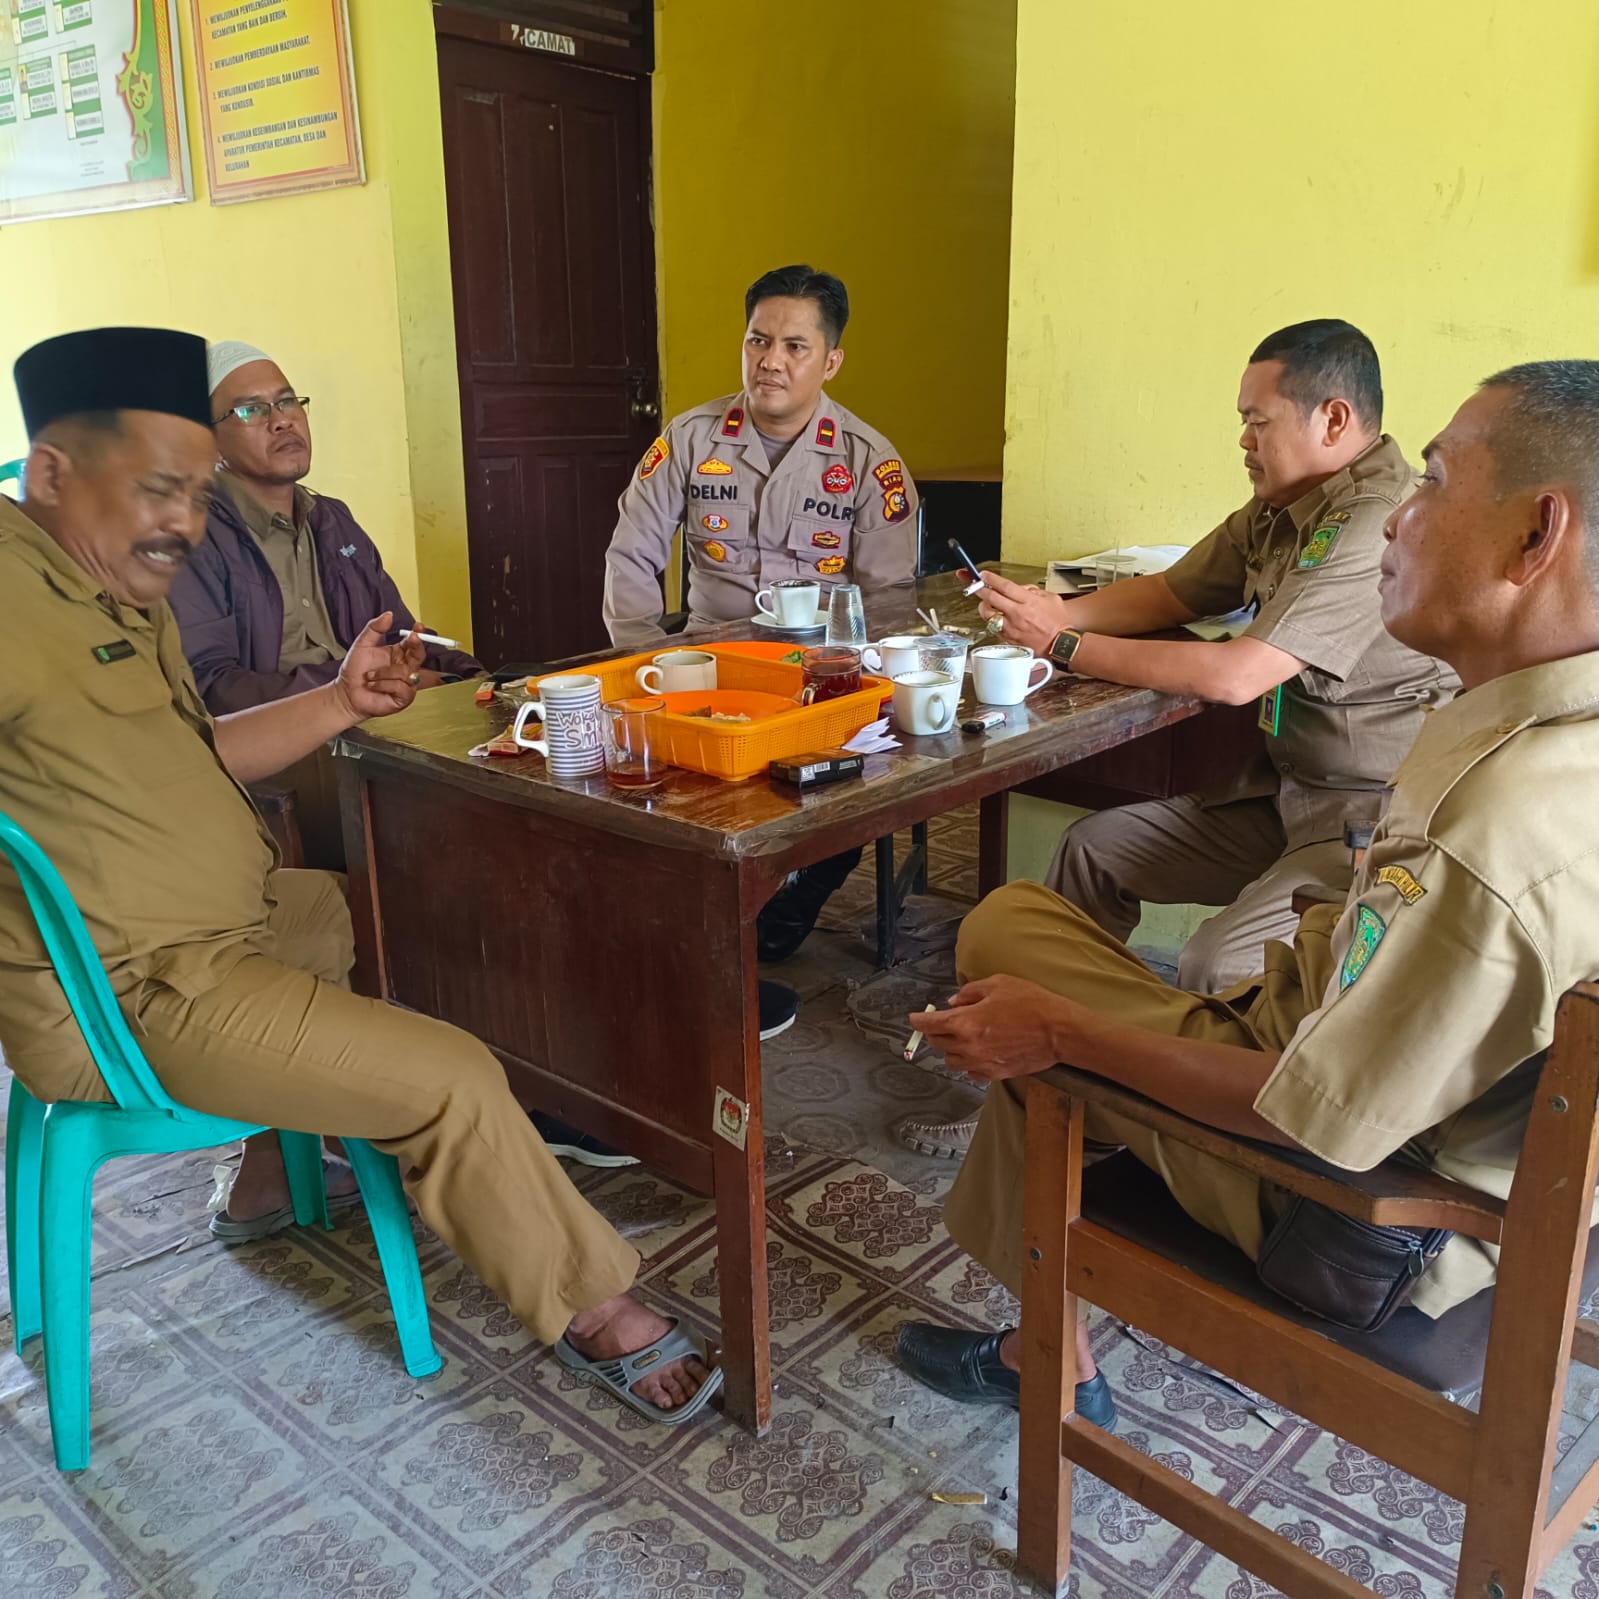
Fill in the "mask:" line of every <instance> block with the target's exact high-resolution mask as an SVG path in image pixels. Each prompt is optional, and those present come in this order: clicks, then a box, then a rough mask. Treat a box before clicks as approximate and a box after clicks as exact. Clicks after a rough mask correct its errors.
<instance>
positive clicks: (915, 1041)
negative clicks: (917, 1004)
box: [905, 1005, 938, 1060]
mask: <svg viewBox="0 0 1599 1599" xmlns="http://www.w3.org/2000/svg"><path fill="white" fill-rule="evenodd" d="M937 1009H938V1006H937V1005H928V1006H926V1007H925V1008H924V1009H923V1011H922V1015H924V1016H925V1015H926V1014H927V1012H928V1011H930V1010H937ZM921 1047H922V1035H921V1031H920V1029H918V1030H917V1031H916V1032H914V1033H912V1034H911V1036H910V1037H909V1038H907V1039H906V1040H905V1059H906V1060H914V1059H915V1058H916V1051H917V1050H919V1049H920V1048H921Z"/></svg>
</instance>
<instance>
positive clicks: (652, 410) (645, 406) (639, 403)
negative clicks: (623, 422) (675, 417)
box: [627, 393, 661, 422]
mask: <svg viewBox="0 0 1599 1599" xmlns="http://www.w3.org/2000/svg"><path fill="white" fill-rule="evenodd" d="M627 411H628V415H629V416H631V417H632V418H633V420H634V421H635V422H655V421H658V420H659V419H660V415H661V408H660V406H659V405H657V404H656V402H655V401H654V400H651V399H648V398H647V397H646V396H645V395H643V394H637V393H635V394H634V396H633V398H632V400H631V401H630V402H629V403H628V407H627Z"/></svg>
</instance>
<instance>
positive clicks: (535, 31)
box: [504, 22, 577, 56]
mask: <svg viewBox="0 0 1599 1599" xmlns="http://www.w3.org/2000/svg"><path fill="white" fill-rule="evenodd" d="M504 36H505V37H506V38H507V39H508V40H509V41H510V43H512V44H519V45H521V46H522V48H523V49H524V50H548V51H549V52H550V53H551V54H552V55H558V56H575V55H576V54H577V40H576V39H574V38H573V37H572V36H571V34H569V33H550V32H549V31H548V30H547V29H545V28H524V27H523V26H522V24H521V23H520V22H507V23H506V24H505V35H504Z"/></svg>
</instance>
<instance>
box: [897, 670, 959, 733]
mask: <svg viewBox="0 0 1599 1599" xmlns="http://www.w3.org/2000/svg"><path fill="white" fill-rule="evenodd" d="M960 697H961V686H960V681H959V679H957V678H953V677H951V676H949V674H948V673H947V672H906V673H905V674H904V675H903V676H901V677H896V678H895V679H894V720H895V722H896V723H897V724H898V726H899V728H900V731H901V732H904V733H947V732H948V731H949V730H950V729H951V728H952V727H953V726H954V725H955V707H956V705H957V704H959V703H960Z"/></svg>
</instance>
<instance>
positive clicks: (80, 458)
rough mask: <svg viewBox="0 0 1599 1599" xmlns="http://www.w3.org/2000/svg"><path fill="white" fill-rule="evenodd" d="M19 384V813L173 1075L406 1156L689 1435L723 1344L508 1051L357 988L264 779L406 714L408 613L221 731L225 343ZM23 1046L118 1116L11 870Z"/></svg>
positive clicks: (196, 1100) (589, 1344)
mask: <svg viewBox="0 0 1599 1599" xmlns="http://www.w3.org/2000/svg"><path fill="white" fill-rule="evenodd" d="M16 380H17V389H18V393H19V394H20V396H21V399H22V409H23V416H24V419H25V420H26V423H27V427H28V435H29V439H30V451H29V455H28V461H27V470H26V478H25V481H26V485H27V490H26V500H25V503H24V504H23V505H22V506H20V507H19V506H17V505H15V504H13V503H12V502H11V501H10V500H7V499H3V498H0V588H3V589H4V592H5V594H6V595H7V598H8V599H9V600H10V601H11V615H12V622H13V628H18V627H20V631H21V638H20V640H19V644H20V648H18V649H17V650H16V651H15V652H14V660H13V662H12V665H11V666H10V667H8V670H7V677H6V685H5V690H4V693H3V694H0V796H3V805H4V809H5V810H6V812H7V813H8V814H9V815H10V816H11V817H12V818H13V819H14V820H15V821H16V822H18V823H19V824H20V825H21V826H22V827H23V828H24V829H26V830H27V832H29V833H30V834H31V835H32V836H33V838H34V839H35V840H36V841H37V842H38V844H39V845H40V846H41V847H42V848H43V849H44V851H45V852H46V854H48V855H49V857H50V859H51V860H52V861H53V862H54V864H55V866H56V868H57V869H58V870H59V871H60V873H61V875H62V877H63V878H64V879H65V880H66V883H67V886H68V887H69V888H70V889H71V891H72V895H73V898H74V899H75V900H76V901H77V903H78V905H79V906H80V908H81V909H82V911H83V914H84V919H85V921H86V923H87V925H88V929H89V934H90V937H91V938H92V939H93V941H94V944H95V948H96V950H97V951H98V953H99V955H100V958H101V961H102V962H103V964H104V967H105V971H106V975H107V977H108V978H109V979H110V982H111V986H112V989H113V991H114V992H115V993H116V995H117V997H118V999H119V1001H120V1003H121V1005H122V1008H123V1012H124V1014H125V1015H126V1017H127V1019H128V1021H129V1024H130V1025H131V1027H132V1028H133V1031H134V1034H135V1036H136V1037H137V1038H138V1039H139V1042H140V1045H141V1047H142V1048H143V1050H144V1053H145V1056H146V1058H147V1059H148V1060H149V1063H150V1066H151V1068H152V1069H153V1070H154V1072H155V1073H156V1075H157V1076H158V1077H159V1078H160V1080H161V1082H162V1084H163V1086H164V1087H165V1088H166V1089H167V1091H168V1092H169V1093H170V1094H171V1095H172V1096H173V1097H174V1098H175V1099H177V1100H178V1101H179V1102H181V1103H182V1104H185V1105H189V1106H192V1107H193V1108H194V1109H196V1110H200V1111H204V1112H207V1113H209V1114H212V1115H218V1116H230V1117H235V1118H237V1119H239V1120H242V1121H251V1122H256V1123H260V1124H264V1125H266V1126H269V1127H292V1128H309V1129H314V1130H316V1131H319V1132H322V1133H325V1134H330V1135H340V1136H347V1137H357V1138H367V1139H369V1140H371V1142H372V1143H374V1144H375V1145H376V1146H377V1147H378V1148H379V1149H382V1150H384V1151H386V1152H387V1153H389V1154H392V1155H395V1156H396V1157H397V1158H398V1159H399V1162H400V1165H401V1168H402V1171H403V1172H404V1174H405V1178H406V1183H407V1187H408V1188H409V1190H410V1192H411V1193H412V1195H413V1196H414V1197H415V1199H416V1202H417V1207H418V1209H419V1210H420V1211H421V1212H422V1215H423V1217H424V1218H425V1219H426V1221H427V1222H428V1224H429V1225H430V1226H431V1227H432V1228H433V1229H434V1231H435V1232H437V1233H438V1234H439V1235H440V1236H441V1237H443V1238H444V1239H445V1240H446V1241H447V1242H448V1243H449V1244H450V1245H451V1247H452V1248H454V1249H455V1250H456V1252H457V1253H458V1254H459V1255H460V1256H461V1257H462V1259H463V1260H465V1261H466V1263H467V1264H468V1265H469V1266H470V1267H471V1268H472V1269H473V1270H474V1271H475V1272H476V1273H477V1274H478V1275H479V1276H480V1277H481V1278H482V1279H483V1280H484V1281H485V1282H486V1283H488V1284H489V1285H490V1286H491V1287H492V1288H493V1289H494V1290H495V1291H496V1292H497V1293H499V1294H500V1295H501V1296H502V1297H503V1298H504V1299H505V1301H506V1302H507V1303H508V1304H509V1305H510V1307H511V1308H512V1310H513V1311H515V1312H516V1314H517V1315H518V1316H519V1317H520V1318H521V1319H522V1321H523V1322H524V1323H525V1324H526V1325H527V1327H528V1328H529V1329H530V1331H532V1332H533V1333H534V1335H535V1336H537V1337H539V1338H542V1339H544V1340H545V1341H547V1342H552V1343H553V1342H557V1341H558V1351H557V1352H558V1354H559V1356H560V1359H561V1361H562V1362H563V1364H566V1365H568V1366H571V1367H573V1368H575V1369H579V1370H582V1371H585V1372H587V1373H589V1374H590V1375H592V1376H593V1377H595V1378H596V1379H597V1380H598V1381H600V1382H602V1383H603V1384H604V1385H606V1386H607V1387H609V1388H611V1389H612V1391H613V1392H615V1393H616V1394H617V1396H618V1397H619V1398H620V1399H621V1400H622V1401H623V1402H624V1403H626V1404H628V1405H630V1406H632V1407H633V1408H634V1409H635V1410H638V1411H639V1412H640V1413H641V1414H644V1415H647V1416H650V1417H652V1418H654V1419H658V1420H664V1421H679V1420H683V1419H686V1418H687V1417H688V1416H690V1415H692V1414H693V1413H694V1412H695V1411H697V1410H698V1409H699V1408H700V1407H701V1406H702V1405H703V1404H704V1403H705V1401H706V1400H707V1399H708V1398H709V1397H710V1395H711V1394H712V1393H713V1392H714V1391H715V1390H716V1389H717V1388H718V1387H719V1386H720V1384H721V1373H720V1372H719V1371H714V1370H711V1369H710V1367H709V1365H708V1362H707V1360H706V1354H705V1349H704V1345H703V1344H702V1343H700V1342H699V1341H698V1340H695V1339H693V1338H691V1337H690V1336H689V1335H688V1334H687V1333H686V1332H685V1331H683V1330H681V1329H678V1328H676V1327H675V1325H674V1324H673V1323H671V1322H669V1321H667V1320H666V1319H665V1318H663V1317H661V1316H658V1315H656V1314H655V1313H654V1312H653V1311H651V1310H650V1309H648V1308H647V1307H646V1306H644V1305H642V1304H640V1303H639V1302H638V1301H636V1300H635V1299H633V1298H632V1297H631V1296H630V1295H629V1294H628V1293H627V1291H626V1290H627V1289H628V1287H629V1285H630V1284H631V1283H632V1280H633V1277H634V1274H635V1272H636V1270H637V1267H638V1256H637V1254H636V1253H635V1252H634V1250H633V1249H632V1248H631V1247H630V1246H629V1245H627V1244H626V1243H624V1242H623V1241H622V1239H621V1238H619V1237H618V1236H617V1234H616V1233H615V1231H614V1230H613V1229H612V1228H611V1227H610V1226H608V1225H607V1224H606V1223H605V1222H604V1221H603V1220H602V1219H601V1218H600V1217H599V1216H598V1215H596V1214H595V1212H594V1211H593V1210H592V1209H591V1208H590V1207H589V1205H588V1204H587V1203H586V1202H585V1201H584V1200H583V1199H582V1198H581V1197H580V1196H579V1195H578V1193H577V1191H576V1190H575V1189H574V1188H573V1187H572V1185H571V1183H570V1182H569V1181H568V1180H567V1178H566V1176H565V1174H564V1173H563V1172H562V1170H561V1168H560V1166H559V1165H558V1164H557V1163H556V1161H555V1159H554V1158H553V1156H551V1154H550V1153H549V1151H548V1150H547V1149H546V1148H545V1146H544V1144H543V1143H542V1142H541V1141H540V1139H539V1137H538V1135H537V1134H536V1133H535V1132H534V1131H533V1129H532V1127H531V1126H530V1125H529V1123H528V1120H527V1118H526V1117H525V1116H524V1115H523V1114H522V1113H521V1111H520V1109H519V1108H518V1107H517V1105H516V1103H515V1101H514V1100H513V1099H512V1097H511V1094H510V1090H509V1089H508V1088H507V1086H506V1082H505V1075H504V1073H503V1071H502V1070H501V1068H500V1066H499V1063H498V1062H497V1061H496V1060H495V1059H494V1057H493V1056H492V1055H491V1054H490V1053H489V1051H488V1050H487V1049H486V1048H485V1047H484V1046H483V1045H482V1044H481V1043H479V1042H478V1041H477V1040H476V1039H473V1038H471V1037H469V1036H468V1035H467V1034H465V1033H462V1032H459V1031H457V1030H456V1029H455V1028H453V1027H449V1026H447V1025H445V1024H444V1023H442V1022H436V1021H432V1020H429V1019H428V1018H426V1017H422V1016H417V1015H413V1014H410V1013H407V1012H404V1011H400V1010H395V1009H391V1008H390V1007H389V1006H387V1005H384V1004H381V1003H380V1002H378V1001H376V1000H372V999H363V998H359V997H357V996H356V995H354V994H352V993H350V992H349V991H348V989H347V988H346V987H345V986H344V984H345V982H346V980H347V978H348V974H349V971H350V967H351V965H352V964H353V959H354V950H353V939H352V933H351V927H350V919H349V914H348V912H347V910H346V909H345V905H344V899H343V895H342V893H341V892H340V883H339V879H338V878H336V877H334V876H333V875H332V874H331V873H326V872H296V871H283V870H279V869H278V868H277V865H276V858H275V855H274V852H273V848H272V844H271V841H270V838H269V837H268V835H267V833H266V831H265V829H264V828H263V826H262V824H261V821H260V818H259V817H258V816H257V815H256V813H255V811H254V809H253V807H252V806H251V805H250V802H249V800H248V799H247V797H246V796H245V794H244V791H243V789H242V787H241V786H240V785H242V784H244V783H248V782H251V781H254V780H256V779H258V778H263V777H267V776H269V775H271V774H272V773H273V772H275V771H277V770H279V769H281V768H282V767H284V766H287V765H288V764H289V763H290V762H292V761H294V760H297V759H299V758H300V757H301V756H303V755H305V754H306V753H307V752H308V751H309V750H311V749H313V748H315V747H316V746H317V745H319V744H324V743H326V742H327V741H328V740H329V739H332V738H336V737H337V736H338V735H339V734H340V733H342V732H344V731H345V730H346V729H347V728H350V727H352V726H354V725H355V724H356V723H357V722H359V721H362V720H363V719H365V718H367V717H372V716H383V715H387V714H389V713H390V712H392V711H396V710H400V709H402V708H403V707H405V706H406V705H409V704H410V703H411V701H412V699H413V698H414V697H415V694H416V690H417V686H418V682H419V673H420V669H421V665H422V660H423V652H422V645H421V644H420V642H419V641H417V640H414V639H411V638H406V639H403V640H401V642H399V643H397V644H386V643H384V642H383V640H384V637H385V634H386V633H387V630H388V629H389V628H390V627H391V625H392V621H393V618H392V617H391V616H389V615H383V616H378V617H374V618H373V619H372V620H371V621H370V622H368V624H367V625H366V627H365V629H364V630H363V631H362V632H361V634H360V636H359V637H358V638H356V640H355V642H354V643H353V644H352V645H351V646H350V649H349V651H348V653H347V654H346V656H345V658H344V662H343V665H342V666H341V667H340V668H339V673H338V676H337V677H336V678H335V679H334V680H333V681H332V682H329V683H326V684H323V685H322V686H320V687H318V688H315V689H312V690H310V691H308V692H306V693H304V694H300V695H297V696H295V697H294V698H292V699H289V700H277V701H272V702H270V703H268V704H264V705H259V706H256V707H254V708H252V709H250V710H245V711H240V712H237V713H235V714H233V715H230V716H222V717H218V718H212V717H211V715H210V714H209V713H208V712H207V711H206V709H205V706H204V704H203V703H202V702H201V699H200V696H199V694H198V692H197V691H196V689H195V684H194V679H193V677H192V675H191V674H190V672H189V668H188V666H187V664H186V662H185V660H184V657H183V650H182V646H181V644H180V642H179V638H178V630H177V627H176V624H175V623H174V622H173V620H172V615H171V612H170V610H169V609H168V607H167V604H166V593H167V590H168V588H169V587H170V585H171V583H172V579H173V576H174V575H175V574H176V573H177V572H178V571H179V570H181V568H182V567H183V564H184V562H185V561H187V560H188V558H189V556H190V553H191V552H192V551H193V550H194V548H195V547H196V546H197V545H198V544H199V542H200V540H201V538H202V537H203V536H204V532H205V520H206V511H207V508H208V506H209V503H210V497H211V494H212V492H213V480H214V475H215V465H216V444H215V441H214V439H213V437H212V434H211V429H210V426H209V423H210V397H209V385H208V383H207V380H206V350H205V343H204V341H203V340H201V339H198V338H196V337H194V336H193V335H190V334H186V333H174V332H170V331H168V330H165V329H156V328H101V329H96V330H93V331H89V332H84V333H72V334H66V335H64V336H62V337H60V338H56V339H50V340H47V341H46V342H45V343H43V344H40V345H36V346H35V347H34V348H33V349H31V350H29V351H27V352H26V353H25V354H24V355H23V356H22V357H21V358H20V359H19V360H18V361H17V364H16ZM0 1045H3V1046H4V1049H5V1056H6V1061H7V1063H8V1064H9V1065H10V1067H11V1068H12V1070H13V1071H14V1072H15V1073H16V1075H17V1077H18V1078H19V1080H20V1081H21V1082H22V1084H23V1085H24V1086H25V1087H26V1088H27V1089H28V1090H29V1092H30V1093H32V1094H33V1095H34V1096H35V1097H36V1098H37V1099H40V1100H44V1101H55V1100H61V1099H79V1100H93V1099H104V1098H106V1097H107V1093H106V1088H105V1084H104V1082H103V1081H102V1079H101V1078H100V1075H99V1072H98V1071H97V1070H96V1068H95V1065H94V1061H93V1059H92V1057H91V1056H90V1054H89V1051H88V1048H87V1046H86V1044H85V1042H84V1039H83V1037H82V1034H81V1033H80V1032H79V1029H78V1026H77V1023H76V1021H75V1019H74V1018H73V1015H72V1013H71V1010H70V1009H69V1007H68V1004H67V1001H66V998H65V996H64V995H63V993H62V990H61V987H60V984H59V983H58V981H57V980H56V977H55V974H54V972H53V971H52V970H51V967H50V961H49V958H48V956H47V954H46V953H45V950H44V947H43V943H42V940H41V939H40V937H39V934H38V931H37V929H36V927H35V925H34V921H33V918H32V915H31V913H30V912H29V910H28V907H27V904H26V902H25V901H24V899H23V896H22V894H21V892H20V887H19V884H18V882H17V879H16V877H15V875H14V873H13V872H12V871H11V869H10V867H9V865H8V864H5V863H3V862H0ZM530 1240H532V1242H530ZM627 1356H631V1357H633V1358H632V1359H631V1360H625V1359H623V1358H621V1357H627Z"/></svg>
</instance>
